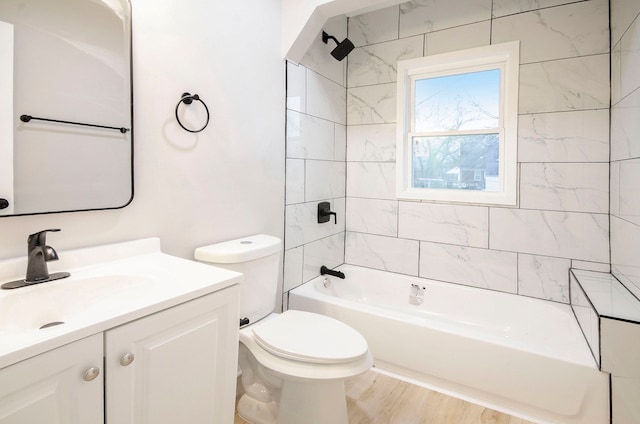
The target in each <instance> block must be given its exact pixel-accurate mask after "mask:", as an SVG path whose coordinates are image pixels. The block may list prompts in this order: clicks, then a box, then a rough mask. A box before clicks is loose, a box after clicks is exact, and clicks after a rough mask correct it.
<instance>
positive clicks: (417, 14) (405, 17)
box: [400, 0, 491, 38]
mask: <svg viewBox="0 0 640 424" xmlns="http://www.w3.org/2000/svg"><path fill="white" fill-rule="evenodd" d="M489 19H491V0H458V1H455V2H452V1H442V0H413V1H410V2H407V3H402V4H401V5H400V38H403V37H409V36H412V35H416V34H423V33H427V32H432V31H438V30H441V29H446V28H452V27H457V26H461V25H466V24H470V23H473V22H480V21H486V20H489Z"/></svg>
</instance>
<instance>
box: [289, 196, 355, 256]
mask: <svg viewBox="0 0 640 424" xmlns="http://www.w3.org/2000/svg"><path fill="white" fill-rule="evenodd" d="M331 210H332V211H335V212H336V213H337V214H338V216H337V221H338V223H337V224H334V221H333V220H331V221H329V222H325V223H322V224H318V202H309V203H298V204H295V205H287V206H286V207H285V232H284V245H285V249H292V248H294V247H298V246H301V245H303V244H307V243H310V242H312V241H316V240H319V239H321V238H324V237H328V236H331V235H333V234H337V233H340V232H342V231H344V228H345V225H344V222H345V219H344V217H345V199H344V198H338V199H332V200H331Z"/></svg>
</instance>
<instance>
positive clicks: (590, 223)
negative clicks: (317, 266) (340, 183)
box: [345, 0, 640, 303]
mask: <svg viewBox="0 0 640 424" xmlns="http://www.w3.org/2000/svg"><path fill="white" fill-rule="evenodd" d="M616 3H618V4H620V5H621V6H624V7H625V8H627V9H633V10H625V11H620V10H616V8H615V7H614V6H615V4H616ZM638 9H640V4H638V3H637V2H635V1H630V0H612V14H614V13H615V14H617V15H619V16H620V21H621V22H620V23H619V24H617V25H618V26H617V27H616V28H615V31H614V37H616V36H617V38H618V39H617V40H616V39H614V40H613V41H614V43H612V45H616V46H617V50H615V51H614V58H615V57H617V59H618V64H619V65H618V67H617V68H615V67H614V68H613V69H614V71H615V70H616V69H617V70H619V72H620V78H619V81H618V82H617V83H616V87H615V89H616V90H618V91H619V94H617V104H618V106H617V108H616V109H615V110H614V113H613V114H612V119H613V120H614V121H619V122H620V128H619V129H618V130H617V131H616V134H618V136H619V138H620V140H619V142H618V144H619V145H618V146H616V147H615V150H616V152H617V155H618V156H619V158H618V159H617V160H619V162H614V164H613V165H612V169H611V171H612V174H614V173H615V175H617V176H619V178H618V180H617V181H618V183H617V187H619V192H620V194H619V202H618V203H617V204H616V205H614V204H613V203H612V204H611V209H612V213H613V209H614V208H617V209H616V210H617V211H618V214H617V215H616V216H615V217H613V218H612V220H613V221H612V225H615V226H616V228H617V227H624V226H625V225H626V226H630V225H631V226H632V227H633V231H625V235H624V237H626V238H627V239H628V238H630V237H631V238H633V237H638V238H640V226H638V225H637V224H635V223H638V224H640V219H637V220H634V218H630V216H634V214H635V213H636V211H640V202H638V203H634V202H630V201H628V200H627V199H628V198H629V196H630V195H632V194H635V191H640V190H639V189H637V188H635V187H637V184H633V183H632V182H635V181H638V179H637V177H640V166H635V165H637V164H638V165H640V161H639V162H634V159H636V158H637V159H640V157H639V156H638V155H639V154H640V142H639V141H638V140H640V124H639V123H638V120H637V119H635V120H633V119H631V117H633V116H637V114H638V107H640V94H638V93H640V90H636V88H637V87H638V86H640V81H638V79H640V77H639V76H638V75H640V73H637V72H636V73H635V74H634V75H631V73H629V72H628V71H626V70H627V69H629V68H630V67H633V66H635V69H636V70H637V69H638V68H639V67H640V66H636V65H640V64H638V61H640V54H639V51H638V47H639V46H640V36H638V34H640V19H631V18H630V17H629V14H630V13H633V15H634V16H636V15H637V14H638V12H639V10H638ZM623 27H624V28H623ZM616 34H617V35H616ZM348 35H349V38H350V39H351V40H352V41H353V42H354V43H355V44H356V46H357V47H356V49H355V50H354V51H353V52H352V53H351V55H350V56H349V57H348V58H347V60H348V65H347V73H346V87H347V91H346V138H347V147H346V176H347V183H346V205H345V208H346V214H347V222H346V227H345V231H346V236H345V241H346V244H345V246H346V247H345V261H346V262H347V263H352V264H357V265H363V266H367V267H372V268H378V269H383V270H388V271H393V272H398V273H402V274H409V275H416V276H421V277H426V278H434V279H437V280H443V281H449V282H454V283H460V284H466V285H472V286H478V287H483V288H488V289H493V290H500V291H505V292H511V293H517V294H520V295H524V296H532V297H537V298H542V299H548V300H552V301H558V302H563V303H568V302H569V289H568V288H569V278H568V268H569V267H571V266H573V267H577V268H583V269H593V270H599V271H608V270H609V263H610V258H609V215H608V214H609V207H610V206H609V106H610V105H609V99H610V82H609V66H610V54H609V2H608V0H588V1H575V0H536V1H532V0H459V1H456V2H451V1H449V0H413V1H410V2H407V3H403V4H400V5H398V6H393V7H389V8H386V9H382V10H378V11H375V12H371V13H367V14H364V15H361V16H356V17H351V18H349V21H348ZM512 40H520V41H521V50H520V52H521V66H520V99H519V109H520V110H519V114H520V116H519V136H518V143H519V151H518V167H519V174H520V177H519V178H520V179H519V204H518V206H517V207H513V208H505V207H488V206H473V205H452V204H436V203H430V202H409V201H398V200H396V199H395V189H394V185H395V147H394V146H395V127H396V126H395V122H396V110H395V102H396V99H395V96H396V83H395V79H396V64H397V61H398V60H403V59H410V58H414V57H421V56H423V55H432V54H438V53H443V52H448V51H453V50H459V49H465V48H470V47H475V46H482V45H488V44H491V43H501V42H506V41H512ZM616 54H617V56H616ZM614 98H615V96H614ZM633 130H635V131H636V133H635V138H634V141H636V143H635V144H634V143H630V142H629V140H628V139H625V137H626V136H629V131H633ZM631 152H634V153H635V154H636V156H632V157H629V156H630V155H631V154H632V153H631ZM637 216H638V215H635V217H637ZM623 217H624V218H623ZM632 223H633V224H632ZM619 237H623V236H622V235H620V236H619ZM627 239H625V240H624V241H621V243H622V244H624V243H626V244H627V245H628V244H630V243H631V242H632V240H630V239H629V240H627ZM633 240H635V239H633ZM638 259H640V258H636V260H635V263H640V260H638ZM624 262H625V263H627V266H628V263H629V262H628V261H624ZM635 275H637V276H639V278H638V279H639V280H640V272H637V273H635Z"/></svg>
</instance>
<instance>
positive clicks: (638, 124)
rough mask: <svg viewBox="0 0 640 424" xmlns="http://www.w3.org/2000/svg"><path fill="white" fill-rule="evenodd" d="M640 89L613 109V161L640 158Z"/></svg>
mask: <svg viewBox="0 0 640 424" xmlns="http://www.w3.org/2000/svg"><path fill="white" fill-rule="evenodd" d="M638 116H640V89H639V90H636V91H634V92H633V93H632V94H631V95H629V96H627V97H626V98H624V99H623V100H622V101H621V102H619V103H618V104H616V105H614V106H613V107H612V108H611V160H612V161H615V160H623V159H630V158H637V157H640V142H638V140H640V119H638Z"/></svg>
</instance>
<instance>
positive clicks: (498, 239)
mask: <svg viewBox="0 0 640 424" xmlns="http://www.w3.org/2000/svg"><path fill="white" fill-rule="evenodd" d="M489 228H491V231H490V232H489V247H490V248H491V249H498V250H507V251H512V252H520V253H531V254H535V255H542V256H555V257H559V258H571V259H579V260H583V261H593V262H608V261H609V216H608V215H607V214H588V213H572V212H556V211H536V210H527V209H507V208H491V210H490V211H489Z"/></svg>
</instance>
